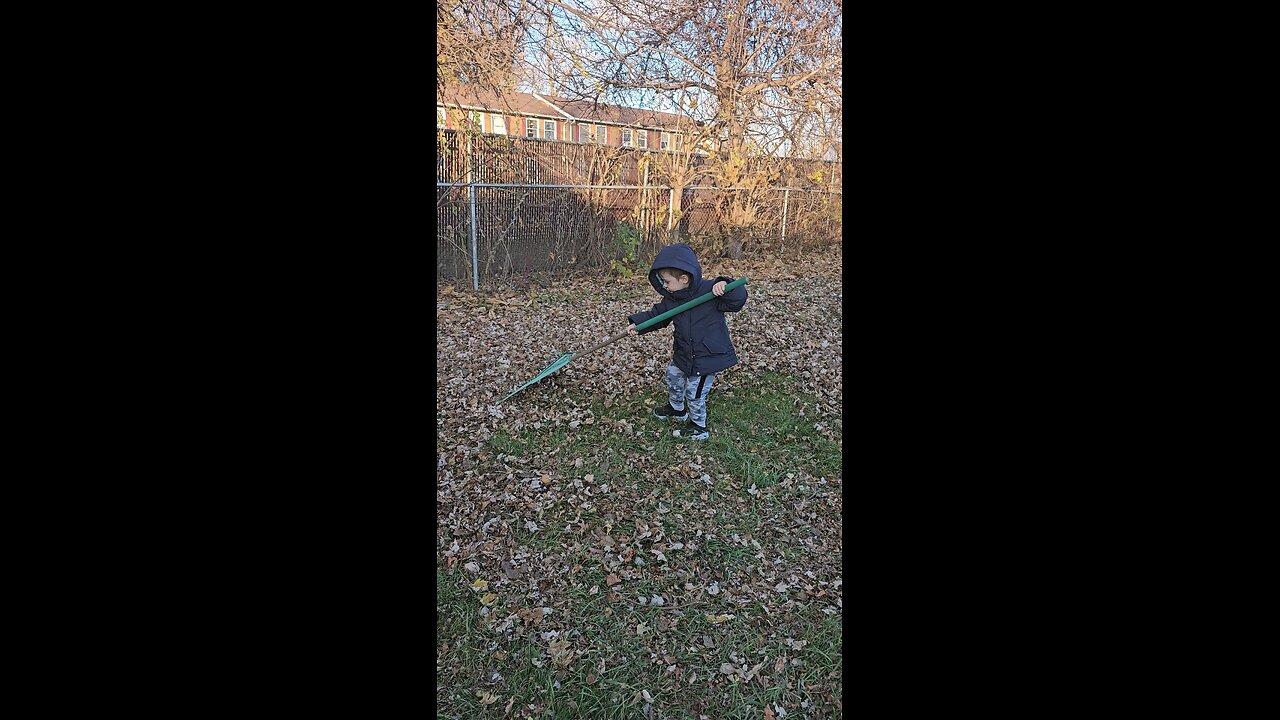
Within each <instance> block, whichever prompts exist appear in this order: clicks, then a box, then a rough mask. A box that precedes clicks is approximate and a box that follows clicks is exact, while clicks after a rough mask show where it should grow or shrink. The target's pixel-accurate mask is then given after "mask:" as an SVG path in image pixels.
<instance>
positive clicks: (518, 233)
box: [436, 131, 842, 288]
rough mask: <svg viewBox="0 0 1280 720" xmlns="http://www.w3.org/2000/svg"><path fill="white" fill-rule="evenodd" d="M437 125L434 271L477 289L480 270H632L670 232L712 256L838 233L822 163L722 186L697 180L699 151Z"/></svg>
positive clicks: (797, 247)
mask: <svg viewBox="0 0 1280 720" xmlns="http://www.w3.org/2000/svg"><path fill="white" fill-rule="evenodd" d="M437 136H438V145H437V150H438V152H437V156H436V218H437V224H436V249H437V274H438V276H440V277H444V278H451V279H457V278H470V279H471V281H472V283H473V286H474V287H477V288H478V287H479V281H480V278H481V277H494V276H501V275H509V274H512V273H522V272H532V271H546V270H557V269H565V268H579V267H593V268H608V267H614V268H616V269H618V270H619V271H623V272H625V271H643V270H644V269H647V268H648V266H649V263H650V262H651V261H652V258H653V257H654V256H655V255H656V254H657V252H658V250H659V249H660V248H662V247H663V246H665V245H667V244H670V243H671V242H688V243H689V244H690V245H692V246H693V247H694V249H695V250H696V251H697V252H698V253H699V254H712V255H720V254H722V253H725V252H727V251H729V250H730V248H736V247H740V248H741V250H742V251H743V252H744V253H766V252H778V253H787V252H791V253H795V252H800V251H802V250H803V249H805V248H808V247H814V246H822V245H827V244H831V243H834V242H839V240H840V232H841V219H842V218H841V214H842V205H841V195H840V192H839V182H838V178H839V171H840V168H839V166H838V165H835V164H832V163H820V162H815V161H785V162H783V161H778V160H777V159H769V161H770V162H774V163H775V164H777V165H778V166H780V167H781V168H782V170H779V171H774V176H777V177H779V178H780V179H783V178H785V179H786V180H788V181H790V182H791V183H794V184H795V185H796V186H794V187H791V186H782V187H768V186H756V187H752V188H750V189H728V190H726V189H719V188H715V187H712V186H710V185H709V184H705V183H708V181H709V180H710V178H709V173H708V168H707V167H706V165H705V162H706V160H705V158H701V157H699V156H691V155H679V154H676V153H666V152H662V151H644V150H634V149H630V148H613V147H603V146H593V145H583V144H576V143H564V142H556V141H539V140H526V139H524V138H515V137H507V136H489V135H467V134H464V133H458V132H454V131H440V132H438V133H437ZM824 173H825V177H824ZM832 175H834V177H832ZM806 185H807V187H806ZM624 268H625V270H624Z"/></svg>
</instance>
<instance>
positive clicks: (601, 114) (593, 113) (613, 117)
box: [543, 95, 693, 127]
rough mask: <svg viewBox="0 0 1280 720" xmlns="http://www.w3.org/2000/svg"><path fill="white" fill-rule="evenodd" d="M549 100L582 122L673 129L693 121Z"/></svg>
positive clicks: (585, 102) (671, 115) (616, 107)
mask: <svg viewBox="0 0 1280 720" xmlns="http://www.w3.org/2000/svg"><path fill="white" fill-rule="evenodd" d="M543 97H546V98H547V99H548V100H550V101H551V102H552V103H554V104H555V105H556V106H557V107H559V108H561V109H563V110H564V111H565V112H567V113H569V114H570V115H572V116H574V117H576V118H579V119H582V120H595V121H597V122H607V123H616V124H618V125H638V126H641V127H672V126H674V125H692V124H693V121H692V120H690V119H689V118H687V117H684V116H683V115H676V114H675V113H666V112H658V111H657V110H642V109H639V108H633V107H626V106H624V105H607V104H605V103H595V102H592V101H590V100H569V99H567V98H562V97H556V96H553V95H545V96H543Z"/></svg>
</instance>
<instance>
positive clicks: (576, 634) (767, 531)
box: [436, 373, 842, 720]
mask: <svg viewBox="0 0 1280 720" xmlns="http://www.w3.org/2000/svg"><path fill="white" fill-rule="evenodd" d="M797 385H798V383H795V382H794V381H793V380H792V379H791V378H788V377H785V376H782V375H778V374H773V373H767V374H764V375H761V376H752V375H749V374H747V373H736V374H733V375H731V376H730V382H727V383H724V385H723V386H721V385H717V386H716V388H715V390H714V391H713V392H712V394H711V396H710V400H709V402H708V414H709V416H710V427H711V430H712V435H711V438H710V439H709V440H708V441H704V442H697V441H689V440H683V439H679V438H674V437H672V436H671V430H672V429H673V427H674V426H673V425H672V424H670V423H663V422H662V421H659V420H657V419H655V418H653V417H652V415H651V411H652V409H653V407H655V406H658V407H660V406H661V405H662V404H663V403H665V402H666V396H665V388H664V387H663V386H662V385H661V381H660V378H655V382H654V386H653V388H652V389H651V391H650V392H647V393H646V394H644V395H642V396H638V397H629V398H624V399H621V400H620V401H619V402H618V403H617V404H614V405H613V406H612V407H609V408H605V407H604V406H603V404H602V403H599V402H596V403H594V404H593V405H592V412H593V414H594V415H595V416H596V417H597V418H610V419H614V420H620V419H625V420H627V421H629V422H631V423H632V425H633V427H634V430H640V431H642V432H643V434H642V435H641V436H639V437H637V436H636V435H635V432H634V431H632V432H627V433H623V432H616V431H613V429H612V428H610V427H608V424H607V423H599V422H598V423H597V424H596V425H593V426H583V427H579V428H577V429H573V430H570V429H568V428H565V427H547V426H544V427H542V428H540V429H537V430H533V429H526V430H525V431H524V432H521V433H511V432H507V431H499V432H498V433H496V434H495V435H494V436H493V438H492V439H491V440H490V441H489V449H490V450H491V451H493V452H494V453H502V454H508V455H514V456H517V457H522V458H528V457H530V456H531V455H535V454H537V455H542V454H544V453H546V452H548V448H553V449H559V452H558V453H556V455H555V456H554V457H553V459H552V461H551V465H552V466H551V467H550V468H548V467H546V466H545V465H544V466H543V467H542V469H543V470H548V469H551V470H555V471H556V472H557V473H558V479H557V482H560V483H564V482H565V481H566V479H572V478H582V477H584V476H585V475H587V474H592V475H594V480H595V483H594V484H595V486H596V488H600V487H601V486H602V485H604V484H609V485H611V486H612V488H613V489H614V490H612V491H611V492H609V493H601V494H600V495H598V496H597V498H598V502H596V503H593V507H592V508H590V509H585V510H583V509H580V508H574V509H573V512H575V513H576V512H578V511H579V510H580V511H581V516H582V521H583V522H584V523H586V524H587V526H588V529H587V532H586V533H585V534H584V535H577V534H575V533H565V532H564V522H560V520H562V519H563V518H561V517H559V516H556V515H554V514H551V515H550V516H548V517H545V518H544V519H543V520H541V521H539V525H540V529H539V531H538V532H528V531H526V530H525V529H524V528H523V527H512V528H511V530H510V531H509V532H510V536H509V538H508V539H507V540H506V542H508V543H510V546H513V547H523V548H525V549H527V551H529V552H531V553H533V554H535V555H538V554H541V553H546V554H548V555H555V554H559V555H560V556H559V557H558V558H557V559H556V560H555V561H554V562H551V561H549V565H551V567H548V568H545V570H546V572H545V574H544V575H542V577H544V578H552V580H549V581H545V582H544V583H543V584H542V585H541V588H542V589H543V591H544V592H545V591H546V590H548V589H549V588H548V586H549V584H550V585H554V587H555V588H556V590H555V597H556V602H557V607H556V608H555V610H554V612H553V613H552V615H551V616H549V617H548V618H546V619H545V620H544V621H543V624H540V625H534V626H531V627H528V628H521V629H520V630H519V631H518V632H517V633H516V634H515V635H514V636H511V637H506V636H505V635H504V636H499V635H495V634H494V632H493V630H492V629H491V628H490V623H489V619H488V618H485V617H483V616H482V615H481V613H480V608H481V605H480V602H479V599H478V595H477V593H475V592H473V591H472V590H471V589H470V588H469V587H468V586H469V584H470V582H471V581H472V580H473V579H474V578H475V576H474V575H472V574H471V573H469V572H465V571H463V570H462V568H461V565H462V564H463V563H462V562H458V563H457V564H456V565H455V566H453V567H452V568H445V567H443V566H442V567H441V568H440V569H437V572H436V584H437V598H436V605H437V621H438V628H439V630H438V637H437V686H438V688H439V690H438V691H437V717H438V718H500V717H504V711H505V707H506V703H507V701H508V700H509V699H511V698H512V697H514V698H515V701H514V706H513V708H512V710H513V712H512V716H514V717H539V718H544V717H545V718H566V719H568V718H606V719H611V718H635V717H639V716H640V712H641V707H642V706H643V705H644V704H645V700H643V699H637V698H638V696H640V691H641V690H647V691H648V692H649V693H650V695H651V696H652V697H653V698H654V702H653V705H654V706H655V708H657V709H658V710H659V711H660V712H661V717H662V718H669V719H672V720H674V719H677V718H687V719H689V720H696V719H697V718H698V716H699V715H700V714H701V715H706V716H709V717H713V718H731V719H732V718H743V719H744V720H745V719H747V718H750V719H752V720H756V719H758V718H760V717H762V716H763V708H764V705H765V704H766V703H774V702H777V703H780V704H782V705H783V706H784V707H785V708H786V709H787V713H788V715H789V716H790V717H797V718H799V717H803V716H805V715H808V716H809V717H811V718H825V717H838V716H839V714H840V713H839V711H838V710H837V709H836V703H837V702H838V701H839V698H840V696H841V686H840V678H839V673H840V671H841V667H842V666H841V636H840V623H839V616H838V614H837V615H834V616H832V615H828V614H825V613H824V612H822V610H823V608H824V607H826V605H825V602H826V601H823V602H819V601H817V600H816V599H814V598H812V597H811V598H809V599H806V600H797V601H795V602H794V604H792V605H790V606H784V605H783V601H784V600H786V599H787V597H789V596H786V595H781V594H775V595H772V596H751V595H748V596H746V597H748V598H749V599H750V602H747V603H745V604H739V603H737V602H734V601H733V600H731V599H729V598H728V593H727V592H725V593H721V594H719V595H717V596H709V595H701V594H699V595H697V597H700V598H701V600H698V601H697V602H699V603H701V604H698V605H693V606H689V607H687V608H671V607H664V608H654V607H649V606H647V605H639V604H638V599H639V597H640V596H641V595H642V594H643V595H644V596H646V597H648V596H651V595H658V594H661V595H663V596H665V597H666V599H667V602H668V604H669V605H678V604H680V603H681V602H684V600H681V598H692V597H694V596H695V595H694V594H691V593H687V592H686V591H685V590H684V589H683V586H684V583H685V582H691V583H692V584H693V585H694V586H697V587H698V588H699V589H698V592H699V593H700V592H701V588H702V587H705V586H706V584H707V583H708V582H709V581H710V580H711V579H715V580H716V581H718V582H719V583H720V585H721V586H722V587H723V588H725V589H729V588H742V587H746V586H749V585H750V584H751V582H752V580H753V578H754V577H756V576H757V575H758V572H759V569H760V567H761V566H762V565H765V566H769V565H770V564H771V563H773V562H774V561H775V560H777V559H778V558H780V557H781V558H785V560H786V561H787V562H788V563H795V564H796V566H798V567H799V566H804V567H810V566H812V565H813V562H814V558H813V557H812V556H811V553H812V551H811V550H810V549H808V548H807V547H806V546H805V545H803V544H802V543H803V541H804V540H805V539H807V538H810V537H815V534H816V533H817V532H819V530H817V529H814V528H809V527H805V526H803V525H801V526H797V524H795V523H794V522H793V521H792V519H791V516H790V515H789V513H792V512H793V511H794V509H795V508H796V506H797V505H798V504H799V503H801V502H802V501H808V502H811V503H813V507H814V508H815V509H817V508H818V507H820V506H821V505H822V502H823V498H822V497H820V495H821V494H822V493H827V494H829V493H831V492H833V489H832V488H831V487H830V486H826V487H821V486H814V485H811V484H810V483H809V482H806V481H804V480H803V479H802V478H803V474H806V473H807V474H808V475H812V476H815V477H826V478H827V479H828V480H830V479H832V478H836V477H839V475H840V472H841V460H840V435H839V430H838V429H837V430H836V431H834V439H831V438H827V437H825V436H823V434H822V433H820V432H819V431H817V430H815V429H814V424H815V423H817V422H821V421H822V419H821V418H819V417H816V416H814V415H813V414H812V413H811V412H806V415H804V416H800V415H799V410H800V408H802V407H806V408H812V407H813V403H814V400H813V398H808V397H804V396H802V395H796V394H794V393H793V392H792V389H793V388H794V387H796V386H797ZM730 386H732V387H730ZM646 400H647V401H649V402H648V403H646V402H645V401H646ZM577 458H582V459H583V464H582V466H580V467H575V466H574V460H575V459H577ZM699 458H700V461H699ZM690 463H697V464H700V465H701V468H698V469H690V471H689V472H688V474H686V473H685V472H682V471H681V470H680V468H684V467H686V464H690ZM672 468H677V469H675V470H673V469H672ZM789 473H790V474H792V475H793V476H795V478H793V480H794V481H789V480H788V477H787V476H788V474H789ZM704 474H705V475H707V476H709V477H710V481H709V482H708V481H704V480H703V479H702V476H703V475H704ZM784 483H785V484H784ZM753 485H754V486H755V487H756V490H757V491H758V492H756V493H755V494H753V493H751V492H749V489H750V488H751V487H752V486H753ZM632 488H634V489H632ZM618 490H621V491H622V492H617V491H618ZM659 505H661V506H662V507H663V508H666V509H668V510H669V511H668V512H667V513H659V512H658V510H659ZM567 511H569V509H568V508H566V512H567ZM824 511H825V510H824ZM605 516H608V517H609V518H610V519H611V520H612V522H613V527H614V530H613V531H612V533H611V534H613V535H614V537H615V539H618V540H620V541H621V542H622V543H623V545H625V546H627V547H631V548H634V547H635V545H636V543H635V542H632V541H630V540H629V538H630V537H631V536H632V535H634V534H635V523H636V522H643V523H646V524H651V523H652V522H653V521H654V520H655V519H659V520H660V521H661V524H662V526H663V528H664V530H665V532H666V535H667V541H668V542H670V541H681V542H684V543H686V548H685V549H683V550H679V551H673V552H667V553H666V555H667V562H665V563H663V562H661V561H658V560H657V559H656V558H655V557H654V556H652V555H650V554H646V555H644V558H645V560H646V565H644V566H643V567H638V566H634V565H633V564H627V565H624V566H623V568H625V569H626V570H627V571H628V572H627V573H626V578H625V579H624V581H623V582H622V583H621V584H620V585H619V586H618V587H617V590H618V592H619V593H620V595H621V600H612V601H611V600H610V599H609V598H608V593H609V587H608V586H607V585H606V582H605V580H606V575H607V574H608V570H606V569H605V568H604V567H602V563H607V562H613V561H615V560H616V554H605V553H604V552H603V550H601V549H599V548H591V547H589V545H590V542H591V541H590V539H589V538H590V535H591V534H592V532H594V531H596V530H600V531H603V529H604V528H603V527H602V525H603V524H604V518H605ZM828 522H829V521H828ZM827 527H829V525H828V526H827ZM695 529H702V530H703V535H702V536H701V537H696V536H695V535H696V533H695ZM735 533H736V534H738V536H739V537H740V538H744V539H745V538H747V537H750V538H752V539H754V540H755V541H756V542H759V543H760V545H761V549H760V550H757V549H756V548H755V547H754V545H752V544H751V543H749V542H748V543H747V544H746V545H744V544H742V542H740V541H735V540H733V535H734V534H735ZM711 535H714V537H711ZM815 539H820V540H826V541H828V542H829V543H830V542H834V538H815ZM574 544H581V545H583V547H581V548H580V549H578V550H573V551H570V550H568V548H569V547H570V546H572V545H574ZM690 546H692V547H690ZM828 546H830V545H828ZM620 550H621V548H620V547H615V548H614V549H613V553H617V552H619V551H620ZM760 553H763V554H764V555H765V558H766V559H765V560H764V561H762V560H761V559H760V558H759V557H758V554H760ZM836 563H837V564H838V560H837V561H836ZM566 564H578V565H581V568H580V569H579V570H578V571H577V572H575V573H572V574H565V573H563V572H562V571H559V570H557V568H560V567H563V566H565V565H566ZM623 568H619V571H621V570H622V569H623ZM494 575H495V573H488V574H487V575H486V577H487V579H489V580H490V581H491V582H492V581H495V580H496V579H497V578H495V577H494ZM592 587H595V588H596V589H597V592H596V593H594V594H592V593H591V592H590V589H591V588H592ZM528 589H529V588H528V583H527V581H517V582H514V583H509V584H507V585H494V586H491V588H490V590H491V591H492V592H495V593H496V594H497V595H498V597H499V600H498V604H497V606H496V607H495V612H497V613H501V614H500V615H498V616H497V617H499V618H501V617H506V614H507V613H508V612H514V611H513V610H508V608H507V604H508V603H511V604H514V607H515V608H517V609H521V608H530V609H533V608H537V607H539V606H540V602H541V600H539V599H534V598H531V597H529V595H528ZM737 597H743V596H742V595H738V596H737ZM690 601H692V600H690ZM726 613H732V614H733V615H734V616H735V617H734V619H732V620H729V621H727V622H724V623H722V624H714V623H712V622H710V621H709V620H708V619H707V614H713V615H714V614H726ZM660 619H663V620H666V621H667V622H668V623H669V624H667V625H661V624H660V623H659V621H660ZM640 622H643V623H645V625H646V626H647V627H648V631H647V632H646V633H645V634H644V635H642V636H637V635H636V633H635V631H636V626H637V623H640ZM516 624H517V627H518V628H520V626H521V623H520V622H517V623H516ZM549 628H555V629H558V630H560V631H561V632H562V633H564V634H565V635H568V636H569V637H571V639H572V641H573V645H574V647H575V648H577V649H581V650H585V654H583V655H581V656H579V657H578V658H577V659H576V660H575V661H574V662H573V663H572V664H571V665H570V666H569V667H568V668H567V669H565V670H563V671H561V670H559V669H558V668H556V667H555V666H554V663H552V662H551V660H550V658H549V657H548V656H547V654H546V651H547V646H548V641H545V640H543V639H542V638H541V637H540V636H539V634H538V633H539V632H540V631H542V630H547V629H549ZM704 636H710V637H711V638H712V639H713V640H714V642H715V647H713V648H706V647H704V646H703V643H702V640H703V637H704ZM788 638H791V639H793V640H797V641H804V642H805V646H804V647H803V648H802V649H800V650H795V649H793V648H791V647H788V646H787V644H786V640H787V639H788ZM444 643H448V644H449V648H448V650H447V651H443V652H442V651H441V647H442V646H443V644H444ZM691 648H692V650H691ZM655 655H656V656H657V658H658V659H659V662H655V661H654V657H653V656H655ZM731 655H733V656H736V657H738V658H739V659H740V660H741V661H742V662H745V663H746V664H747V667H748V669H750V668H751V667H753V666H754V665H756V664H757V663H759V662H761V661H763V660H764V659H765V658H766V656H767V657H768V664H767V665H766V667H765V668H764V669H763V670H762V673H761V674H762V676H763V677H765V678H767V679H768V681H769V683H770V684H769V685H768V686H767V687H765V686H762V685H760V684H759V683H758V682H757V681H755V680H752V681H751V682H750V683H737V684H730V683H726V682H724V681H723V679H724V676H723V675H721V674H719V669H720V666H721V664H722V663H727V662H732V660H731ZM664 656H669V657H671V658H674V659H675V663H674V664H675V667H676V668H677V669H678V671H679V673H680V677H679V680H678V681H677V679H676V676H675V675H674V674H673V673H670V672H668V671H667V669H666V668H667V664H666V662H665V661H662V659H663V658H664ZM539 657H541V660H540V662H542V663H543V666H542V667H538V666H536V665H535V662H534V661H535V660H539ZM780 657H785V658H786V664H785V665H784V666H783V667H782V668H781V669H780V670H779V669H777V668H776V666H775V663H776V662H777V660H778V659H779V658H780ZM793 660H795V661H798V662H796V663H792V661H793ZM601 661H603V662H604V670H603V672H602V671H601V670H600V663H601ZM493 671H496V672H498V673H500V674H501V676H502V679H501V680H500V681H498V682H497V683H496V684H492V685H491V684H489V683H488V682H487V680H488V679H490V677H491V675H490V673H491V672H493ZM693 675H696V677H697V678H698V680H697V681H696V682H690V681H689V678H690V676H693ZM833 675H834V676H833ZM709 678H716V679H717V680H716V683H715V684H714V685H712V684H709V683H708V679H709ZM557 683H558V686H557ZM478 689H479V690H489V691H491V692H494V693H495V694H496V695H498V696H499V697H500V700H499V701H498V702H496V703H494V704H492V705H488V706H484V705H482V704H481V703H480V698H479V697H478V696H477V695H476V692H475V691H476V690H478ZM833 697H834V698H835V700H834V701H833V700H832V698H833ZM802 701H804V702H808V703H809V707H808V708H807V709H805V708H802V707H801V706H800V703H801V702H802ZM531 704H532V705H534V706H535V708H534V709H533V710H530V709H529V705H531Z"/></svg>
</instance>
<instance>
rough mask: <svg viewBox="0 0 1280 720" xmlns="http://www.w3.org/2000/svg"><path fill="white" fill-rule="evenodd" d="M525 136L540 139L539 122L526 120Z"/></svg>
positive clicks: (531, 119)
mask: <svg viewBox="0 0 1280 720" xmlns="http://www.w3.org/2000/svg"><path fill="white" fill-rule="evenodd" d="M524 136H525V137H538V121H537V120H534V119H533V118H525V121H524Z"/></svg>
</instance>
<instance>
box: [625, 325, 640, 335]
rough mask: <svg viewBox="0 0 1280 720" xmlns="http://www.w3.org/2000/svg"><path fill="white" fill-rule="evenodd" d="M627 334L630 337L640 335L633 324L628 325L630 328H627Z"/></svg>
mask: <svg viewBox="0 0 1280 720" xmlns="http://www.w3.org/2000/svg"><path fill="white" fill-rule="evenodd" d="M627 334H628V335H639V334H640V333H638V332H636V326H635V325H634V324H633V325H628V326H627Z"/></svg>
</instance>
